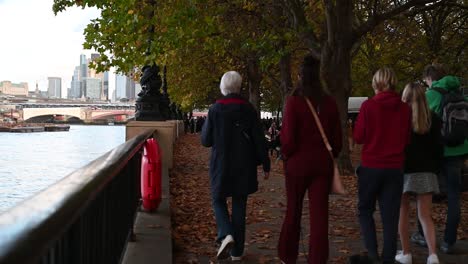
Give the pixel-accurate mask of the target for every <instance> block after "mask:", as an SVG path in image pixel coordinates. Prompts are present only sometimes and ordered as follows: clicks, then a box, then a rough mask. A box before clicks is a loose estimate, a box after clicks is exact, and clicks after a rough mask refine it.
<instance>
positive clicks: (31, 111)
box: [23, 107, 86, 120]
mask: <svg viewBox="0 0 468 264" xmlns="http://www.w3.org/2000/svg"><path fill="white" fill-rule="evenodd" d="M53 115H63V116H71V117H75V118H79V119H81V120H85V119H86V116H85V112H84V111H83V110H82V109H81V108H80V107H57V108H23V120H28V119H31V118H33V117H37V116H53Z"/></svg>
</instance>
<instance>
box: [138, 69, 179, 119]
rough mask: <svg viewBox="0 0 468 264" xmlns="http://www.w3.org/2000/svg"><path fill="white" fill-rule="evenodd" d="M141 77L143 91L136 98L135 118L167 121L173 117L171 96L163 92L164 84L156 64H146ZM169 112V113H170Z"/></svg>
mask: <svg viewBox="0 0 468 264" xmlns="http://www.w3.org/2000/svg"><path fill="white" fill-rule="evenodd" d="M142 72H143V74H142V76H141V79H140V84H141V88H142V90H141V92H140V93H139V94H138V98H137V100H136V107H135V110H136V113H135V120H137V121H165V120H168V119H171V116H170V110H169V102H168V99H169V97H168V96H167V93H164V94H161V86H162V84H163V82H162V79H161V76H160V75H159V67H158V66H157V65H156V64H153V65H152V66H144V67H143V69H142ZM168 112H169V114H168Z"/></svg>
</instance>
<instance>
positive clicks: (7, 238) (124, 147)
mask: <svg viewBox="0 0 468 264" xmlns="http://www.w3.org/2000/svg"><path fill="white" fill-rule="evenodd" d="M153 132H154V130H151V129H149V130H146V131H144V132H143V133H141V134H139V135H138V136H136V137H134V138H133V139H131V140H129V141H127V142H125V143H123V144H121V145H120V146H118V147H116V148H114V149H112V150H111V151H109V152H107V153H106V154H104V155H102V156H101V157H99V158H97V159H95V160H93V161H91V162H90V163H88V165H85V166H84V167H82V168H80V169H78V170H76V171H74V172H72V173H71V174H69V175H68V176H66V177H65V178H63V179H62V180H60V181H59V182H57V183H55V184H53V185H52V186H50V187H48V188H47V189H45V190H43V191H41V192H39V193H37V194H36V195H34V196H32V197H30V198H28V199H26V200H24V201H23V202H21V203H20V204H18V205H16V206H15V207H13V208H11V209H9V210H7V211H6V212H4V213H1V214H0V263H29V262H31V261H33V260H37V257H39V256H40V255H41V253H42V252H43V251H44V250H45V249H46V248H47V247H48V246H49V245H50V244H51V243H52V242H53V241H55V240H56V239H57V238H58V237H59V235H61V234H62V233H63V232H64V231H66V229H67V228H68V227H69V226H70V225H71V224H72V223H73V221H74V220H75V219H76V218H77V217H78V216H79V215H80V213H81V211H83V210H84V209H85V208H86V206H87V205H88V203H89V202H90V201H92V200H93V199H94V198H95V197H96V195H97V194H98V193H99V191H100V190H101V189H103V188H104V187H105V186H106V185H107V184H108V183H109V182H110V181H111V180H112V179H113V177H115V176H116V175H117V174H118V173H119V171H120V170H122V168H123V167H124V166H125V165H126V164H127V162H128V161H129V160H130V159H131V158H132V157H133V156H134V155H135V154H136V153H137V152H138V151H139V150H140V149H141V147H142V146H143V144H144V142H145V140H146V139H147V138H149V137H150V136H151V135H152V133H153ZM13 261H14V262H13Z"/></svg>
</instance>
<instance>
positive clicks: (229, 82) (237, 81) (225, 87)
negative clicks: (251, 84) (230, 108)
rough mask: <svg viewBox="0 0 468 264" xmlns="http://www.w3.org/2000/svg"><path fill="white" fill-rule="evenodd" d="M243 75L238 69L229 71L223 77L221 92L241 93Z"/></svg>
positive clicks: (224, 93)
mask: <svg viewBox="0 0 468 264" xmlns="http://www.w3.org/2000/svg"><path fill="white" fill-rule="evenodd" d="M241 85H242V77H241V76H240V74H239V73H238V72H236V71H228V72H226V73H225V74H224V75H223V77H222V78H221V83H220V84H219V88H220V89H221V93H222V94H223V95H224V96H226V95H228V94H231V93H240V90H241Z"/></svg>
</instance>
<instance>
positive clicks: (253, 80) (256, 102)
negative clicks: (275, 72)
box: [247, 58, 262, 116]
mask: <svg viewBox="0 0 468 264" xmlns="http://www.w3.org/2000/svg"><path fill="white" fill-rule="evenodd" d="M247 81H248V83H249V101H250V103H252V104H253V106H254V107H255V109H256V110H257V114H258V116H260V83H261V82H262V73H261V72H260V68H259V66H258V59H257V58H255V59H250V60H249V61H248V63H247Z"/></svg>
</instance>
